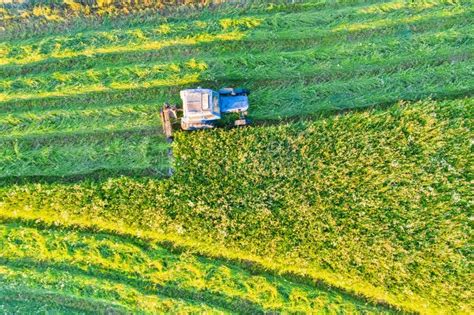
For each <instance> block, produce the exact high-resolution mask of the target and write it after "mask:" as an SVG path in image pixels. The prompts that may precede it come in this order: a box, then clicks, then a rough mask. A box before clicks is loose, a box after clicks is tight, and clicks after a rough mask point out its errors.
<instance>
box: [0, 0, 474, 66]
mask: <svg viewBox="0 0 474 315" xmlns="http://www.w3.org/2000/svg"><path fill="white" fill-rule="evenodd" d="M398 2H400V1H398ZM376 6H377V5H375V7H376ZM371 8H372V9H371ZM466 9H469V7H468V6H465V7H462V6H461V5H457V6H454V5H451V6H449V5H440V6H439V7H437V6H435V7H434V8H433V7H429V6H427V7H425V8H423V7H422V9H421V10H420V9H417V8H416V7H415V8H410V7H403V5H402V6H400V8H398V9H397V10H388V11H386V12H383V11H382V12H380V11H378V10H375V9H374V6H367V7H365V10H364V9H361V10H358V11H356V10H354V9H353V8H344V9H340V10H333V11H329V12H328V11H324V12H321V11H320V10H317V11H309V12H302V13H299V12H298V13H288V14H284V15H280V14H267V15H264V16H262V15H256V16H255V15H254V16H252V15H250V16H243V17H242V16H241V17H236V18H234V17H231V18H228V17H222V18H220V19H219V17H218V16H216V17H215V18H214V19H213V20H210V21H199V20H197V21H195V22H194V21H193V22H191V23H187V24H184V25H183V24H182V23H179V24H176V25H174V24H169V23H167V24H161V25H158V26H155V27H152V28H146V27H142V28H139V29H138V28H134V29H133V28H132V29H129V30H122V31H120V32H119V31H108V32H96V33H94V32H92V33H86V34H84V33H81V34H78V35H75V36H73V37H64V36H60V37H57V38H54V37H53V38H47V39H43V40H38V39H36V40H35V43H34V44H32V43H31V40H34V39H31V40H30V43H28V42H26V43H25V44H21V42H20V43H17V44H13V46H10V45H8V44H6V45H4V46H3V48H2V49H3V52H4V56H5V57H4V58H0V64H6V65H7V64H10V63H17V64H26V63H32V62H38V61H42V60H46V59H48V58H71V57H77V56H80V55H92V54H96V53H98V54H103V53H116V52H127V51H128V52H130V51H135V50H153V49H161V48H163V47H167V46H170V45H172V46H174V45H188V44H198V43H200V42H206V41H214V40H220V39H223V40H233V39H237V40H238V39H240V38H241V37H242V36H243V35H244V34H245V33H246V32H247V31H249V30H252V29H253V28H255V27H258V28H259V29H260V28H261V29H263V30H264V31H267V32H268V31H270V32H271V31H275V30H276V29H288V28H294V27H295V26H298V25H305V26H306V27H312V29H313V32H314V31H319V30H320V29H323V30H324V29H326V30H330V31H332V32H336V33H337V32H341V31H342V32H345V30H346V29H347V28H348V27H347V24H351V25H352V29H353V30H356V31H357V30H364V29H368V30H370V29H373V28H380V27H387V26H393V25H395V24H400V23H404V24H409V23H412V22H417V21H420V20H424V19H434V18H447V17H449V16H452V15H457V14H460V13H463V12H465V10H466ZM414 13H416V14H415V15H413V14H414ZM346 16H348V17H349V18H343V19H341V17H346ZM355 22H356V23H355ZM229 31H231V32H230V33H228V32H229ZM219 32H222V33H219ZM180 35H181V37H180ZM214 36H217V37H215V38H214ZM220 37H222V38H220Z"/></svg>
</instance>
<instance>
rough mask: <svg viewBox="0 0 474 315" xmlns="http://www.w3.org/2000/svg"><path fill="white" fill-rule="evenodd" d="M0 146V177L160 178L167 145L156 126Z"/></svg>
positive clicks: (35, 138)
mask: <svg viewBox="0 0 474 315" xmlns="http://www.w3.org/2000/svg"><path fill="white" fill-rule="evenodd" d="M0 144H1V146H0V174H1V176H0V178H9V177H23V176H57V177H62V176H69V175H79V174H87V173H91V172H94V171H99V170H108V171H110V172H111V173H112V174H113V173H114V172H117V173H120V172H122V171H127V170H128V171H130V172H132V171H133V170H136V171H139V170H141V169H148V170H149V173H152V174H155V175H160V174H163V173H164V170H165V168H166V167H167V166H168V155H167V151H168V145H167V143H166V141H165V139H164V137H163V136H162V135H161V129H157V128H156V127H153V128H129V129H124V130H119V129H114V130H105V131H91V132H87V131H82V132H78V131H73V132H69V133H68V132H63V133H61V132H57V133H54V134H44V135H41V134H40V135H31V136H24V137H21V138H12V139H5V140H3V139H0Z"/></svg>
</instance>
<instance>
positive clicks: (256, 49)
mask: <svg viewBox="0 0 474 315" xmlns="http://www.w3.org/2000/svg"><path fill="white" fill-rule="evenodd" d="M460 21H464V23H460ZM469 25H470V24H469V14H468V13H464V14H461V15H457V16H453V17H448V18H444V19H442V20H441V21H440V20H439V19H428V20H423V21H417V22H415V23H413V24H412V25H410V26H407V25H405V24H403V23H401V24H397V25H391V26H390V27H387V28H378V29H377V31H376V32H374V31H373V30H364V29H362V30H360V31H359V32H347V34H344V33H342V34H341V33H340V32H315V31H314V30H313V29H312V28H310V27H295V28H292V29H291V32H289V31H288V30H277V31H273V32H268V31H261V32H260V33H259V34H260V35H258V34H247V35H246V36H245V37H244V38H241V39H240V40H231V41H226V42H225V43H223V42H220V41H218V42H215V41H212V42H206V43H202V44H198V45H184V46H182V45H175V46H169V47H162V48H160V49H158V50H151V51H136V52H122V53H114V54H100V55H95V56H94V57H93V58H91V57H87V56H77V57H75V58H74V59H52V60H45V61H43V62H36V63H34V64H26V65H10V66H3V67H0V73H1V74H2V75H3V76H4V77H5V78H7V77H12V76H17V75H22V74H26V73H34V72H39V73H45V72H54V71H64V70H65V69H77V70H79V69H91V68H93V67H95V68H97V67H99V68H101V67H104V66H111V65H129V64H137V63H139V64H143V63H145V62H154V60H156V59H159V60H163V61H165V60H166V61H176V60H179V58H183V59H189V58H191V57H194V58H197V57H200V58H204V57H206V56H207V55H208V54H209V51H213V52H214V53H215V54H217V53H218V54H219V56H221V57H223V56H228V57H231V56H234V57H238V56H240V55H242V54H244V55H245V54H259V53H261V52H262V51H265V52H268V53H269V52H280V51H287V50H290V51H295V50H301V49H308V48H310V47H314V46H316V45H317V46H319V47H318V49H319V50H320V51H321V54H320V57H321V58H331V57H332V58H337V57H347V56H350V55H351V51H348V48H349V49H352V50H354V49H357V50H358V55H359V54H360V53H365V50H364V49H363V48H366V49H372V50H373V49H374V47H371V46H370V45H372V46H374V44H375V43H374V42H375V41H377V42H378V41H380V44H384V45H391V46H394V45H395V44H396V42H397V41H398V42H399V46H401V47H399V48H405V49H407V48H412V47H413V46H414V44H416V43H419V41H423V42H426V39H424V38H423V34H426V35H424V36H427V35H430V34H433V33H436V31H438V32H439V34H438V36H437V37H436V39H437V41H434V40H433V38H432V39H431V42H430V44H432V45H436V44H437V45H440V44H442V43H443V41H444V40H445V39H444V36H443V35H445V36H446V35H451V37H452V36H455V34H456V32H459V31H460V30H462V26H469ZM463 33H464V34H468V33H469V31H464V32H463ZM420 35H422V38H418V36H420ZM458 36H459V35H458ZM341 37H342V38H344V39H345V40H347V41H349V43H346V41H342V42H341ZM459 37H460V38H459V39H458V40H460V41H461V40H462V39H463V38H462V36H459ZM468 38H469V37H465V40H467V39H468ZM354 41H357V42H362V43H364V44H365V45H368V47H362V45H361V44H359V45H354V44H353V42H354ZM402 43H403V44H402ZM323 45H324V46H323ZM341 46H342V47H341ZM407 46H409V47H407ZM343 47H345V49H344V54H341V52H342V51H341V48H343ZM380 49H381V48H380V47H379V50H380ZM384 51H385V52H390V50H387V49H386V50H384ZM215 54H214V55H215ZM333 54H334V55H333ZM366 54H367V53H366ZM367 55H368V54H367ZM177 58H178V59H177ZM181 61H182V60H181Z"/></svg>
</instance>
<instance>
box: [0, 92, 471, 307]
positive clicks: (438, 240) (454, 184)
mask: <svg viewBox="0 0 474 315" xmlns="http://www.w3.org/2000/svg"><path fill="white" fill-rule="evenodd" d="M473 108H474V104H473V101H472V98H466V99H459V100H453V101H444V102H437V101H425V102H420V103H416V104H400V105H397V106H394V107H391V108H389V109H386V110H376V111H359V112H354V113H347V114H344V115H341V116H335V117H330V118H325V119H321V120H317V121H314V122H295V123H291V124H286V125H280V126H266V127H254V128H244V129H233V130H213V131H205V132H196V133H192V134H188V133H181V134H178V135H177V137H176V140H175V142H174V144H173V146H174V154H175V160H174V163H175V173H174V175H173V177H172V178H170V179H169V180H167V181H156V180H139V179H132V178H122V179H110V180H107V181H104V182H90V181H87V182H83V183H80V184H74V185H63V184H36V185H22V186H10V187H4V188H3V189H2V190H1V193H0V196H1V198H2V199H0V202H1V204H2V206H3V208H4V211H5V213H10V212H11V213H12V214H9V215H13V214H14V213H15V212H17V213H25V214H26V213H29V214H28V215H30V214H31V215H33V216H34V215H35V213H37V214H38V215H40V216H41V217H43V216H44V217H45V218H46V214H45V215H43V214H41V213H42V211H49V213H50V214H48V216H49V215H53V216H52V218H56V217H57V216H56V215H54V213H63V214H64V213H69V216H70V218H72V216H80V217H82V218H89V217H90V218H97V219H95V220H93V221H100V220H103V221H105V222H116V224H126V225H130V226H132V227H133V228H137V229H146V230H151V231H161V232H162V233H169V234H179V235H181V236H182V237H189V238H193V239H201V240H205V241H212V242H214V243H218V244H222V245H224V246H226V247H228V248H236V249H239V250H241V251H245V252H248V253H252V254H254V255H258V256H264V257H268V258H269V259H273V260H274V261H275V262H282V263H283V264H285V265H286V266H288V265H292V266H300V267H301V269H302V270H303V269H305V267H306V268H307V269H308V270H310V271H312V272H314V273H315V274H317V275H318V276H320V277H323V278H324V279H326V280H327V281H329V282H330V283H332V284H335V285H337V286H342V287H345V288H346V289H348V290H353V291H355V292H358V293H361V294H364V295H366V296H369V297H372V298H375V299H381V300H384V301H387V302H389V303H391V304H394V305H397V306H399V307H401V308H403V309H405V310H411V311H418V312H422V313H446V312H454V311H455V312H464V313H469V312H470V311H471V310H472V304H471V302H470V301H471V300H472V299H471V298H470V290H469V287H470V286H471V284H472V282H471V280H470V278H469V270H468V269H469V267H468V263H467V262H468V261H469V260H470V259H471V257H470V255H471V254H470V252H469V245H468V244H469V241H468V240H469V235H468V231H469V228H468V227H467V222H468V219H467V217H466V216H467V215H468V211H466V210H467V209H468V207H469V204H470V200H469V196H470V189H469V188H470V187H469V180H470V178H471V177H472V171H471V170H470V168H469V165H470V154H469V152H470V149H471V148H470V144H469V141H466V139H468V138H469V137H470V135H471V134H472V127H473V126H472V123H473V118H474V117H473V115H472V113H473ZM289 165H290V166H291V167H288V166H289ZM45 192H47V193H48V197H47V198H45V197H44V194H45ZM119 218H120V219H119ZM52 220H60V221H61V222H62V221H63V220H62V219H60V218H59V217H58V218H57V219H52ZM71 220H72V219H71Z"/></svg>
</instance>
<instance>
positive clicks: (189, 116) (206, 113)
mask: <svg viewBox="0 0 474 315" xmlns="http://www.w3.org/2000/svg"><path fill="white" fill-rule="evenodd" d="M179 94H180V96H181V100H182V102H183V107H182V108H181V109H178V108H177V107H176V106H171V105H169V104H165V105H164V106H163V108H162V109H161V112H160V114H161V120H162V126H163V131H164V133H165V135H166V138H167V139H168V140H169V141H171V140H172V139H173V124H174V123H176V122H178V121H180V125H181V129H183V130H199V129H207V128H213V127H215V126H216V122H217V121H218V120H220V119H222V114H225V113H237V114H238V119H237V120H235V121H234V126H245V125H248V124H249V120H248V119H247V118H246V116H247V110H248V108H249V101H248V94H249V91H248V90H246V89H240V88H238V89H234V88H223V89H220V90H219V91H214V90H211V89H203V88H197V89H187V90H182V91H181V92H180V93H179Z"/></svg>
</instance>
